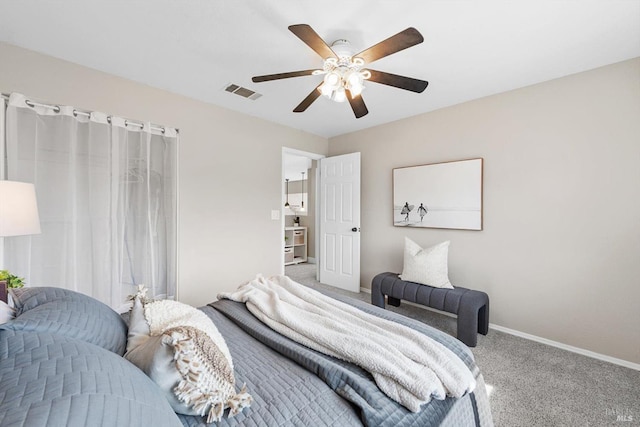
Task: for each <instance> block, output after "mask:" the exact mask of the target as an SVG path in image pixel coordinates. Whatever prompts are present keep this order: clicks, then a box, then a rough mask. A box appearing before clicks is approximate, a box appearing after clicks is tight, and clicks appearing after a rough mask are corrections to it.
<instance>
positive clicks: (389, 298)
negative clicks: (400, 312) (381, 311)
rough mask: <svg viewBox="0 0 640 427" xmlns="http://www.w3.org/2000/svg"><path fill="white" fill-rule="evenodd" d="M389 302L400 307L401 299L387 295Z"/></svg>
mask: <svg viewBox="0 0 640 427" xmlns="http://www.w3.org/2000/svg"><path fill="white" fill-rule="evenodd" d="M387 302H388V303H389V305H392V306H394V307H400V299H399V298H394V297H391V296H389V297H387Z"/></svg>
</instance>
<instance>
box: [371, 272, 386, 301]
mask: <svg viewBox="0 0 640 427" xmlns="http://www.w3.org/2000/svg"><path fill="white" fill-rule="evenodd" d="M371 304H373V305H377V306H378V307H380V308H384V294H383V293H382V290H381V289H380V282H379V281H377V280H375V279H374V280H373V283H372V284H371Z"/></svg>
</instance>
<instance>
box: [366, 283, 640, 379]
mask: <svg viewBox="0 0 640 427" xmlns="http://www.w3.org/2000/svg"><path fill="white" fill-rule="evenodd" d="M360 292H364V293H367V294H370V293H371V289H368V288H360ZM402 303H403V304H407V305H411V306H413V307H418V308H421V309H423V310H429V311H434V312H436V313H440V314H444V315H445V316H449V317H456V315H454V314H451V313H447V312H445V311H440V310H436V309H435V308H431V307H427V306H424V305H421V304H416V303H413V302H410V301H404V300H402ZM489 328H490V329H495V330H496V331H500V332H504V333H506V334H509V335H515V336H517V337H520V338H524V339H527V340H530V341H535V342H539V343H542V344H546V345H550V346H551V347H557V348H560V349H562V350H567V351H570V352H572V353H577V354H581V355H583V356H587V357H591V358H593V359H598V360H602V361H604V362H609V363H613V364H614V365H620V366H624V367H625V368H629V369H634V370H636V371H640V363H633V362H630V361H628V360H624V359H618V358H617V357H612V356H607V355H606V354H600V353H596V352H595V351H591V350H586V349H584V348H580V347H574V346H572V345H568V344H564V343H561V342H558V341H553V340H550V339H547V338H542V337H539V336H537V335H531V334H528V333H526V332H520V331H517V330H515V329H511V328H506V327H504V326H500V325H496V324H494V323H489Z"/></svg>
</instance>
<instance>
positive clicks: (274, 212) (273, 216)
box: [271, 210, 280, 221]
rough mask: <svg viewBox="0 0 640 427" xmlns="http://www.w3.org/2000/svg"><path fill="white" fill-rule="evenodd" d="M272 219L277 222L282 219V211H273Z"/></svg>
mask: <svg viewBox="0 0 640 427" xmlns="http://www.w3.org/2000/svg"><path fill="white" fill-rule="evenodd" d="M271 219H272V220H274V221H277V220H279V219H280V211H276V210H272V211H271Z"/></svg>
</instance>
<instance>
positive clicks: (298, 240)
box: [284, 227, 307, 265]
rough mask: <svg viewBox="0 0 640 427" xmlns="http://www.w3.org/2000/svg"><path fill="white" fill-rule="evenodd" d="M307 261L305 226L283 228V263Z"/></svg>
mask: <svg viewBox="0 0 640 427" xmlns="http://www.w3.org/2000/svg"><path fill="white" fill-rule="evenodd" d="M302 262H307V227H285V228H284V265H291V264H300V263H302Z"/></svg>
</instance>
